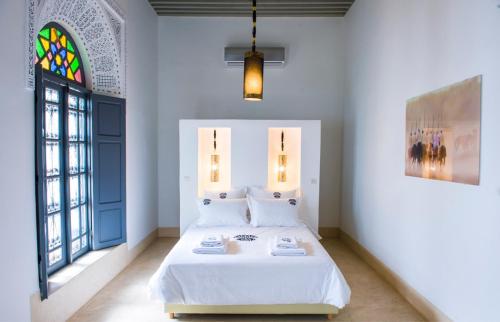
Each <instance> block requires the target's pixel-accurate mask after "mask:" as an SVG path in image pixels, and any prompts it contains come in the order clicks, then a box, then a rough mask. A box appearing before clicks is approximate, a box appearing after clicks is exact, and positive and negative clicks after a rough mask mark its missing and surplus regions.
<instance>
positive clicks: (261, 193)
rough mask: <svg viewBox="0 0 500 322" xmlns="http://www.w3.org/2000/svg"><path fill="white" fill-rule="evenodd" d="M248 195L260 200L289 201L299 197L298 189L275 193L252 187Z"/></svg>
mask: <svg viewBox="0 0 500 322" xmlns="http://www.w3.org/2000/svg"><path fill="white" fill-rule="evenodd" d="M248 194H249V195H251V196H252V197H254V198H259V199H289V198H296V197H297V189H294V190H288V191H275V190H269V189H265V188H262V187H250V188H249V191H248Z"/></svg>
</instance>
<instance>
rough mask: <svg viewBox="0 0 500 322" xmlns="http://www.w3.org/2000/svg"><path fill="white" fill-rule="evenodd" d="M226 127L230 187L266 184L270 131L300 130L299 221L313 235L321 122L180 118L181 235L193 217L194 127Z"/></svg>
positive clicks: (195, 179) (195, 214)
mask: <svg viewBox="0 0 500 322" xmlns="http://www.w3.org/2000/svg"><path fill="white" fill-rule="evenodd" d="M200 128H229V129H230V149H229V151H230V154H231V155H230V182H231V186H232V187H241V186H267V184H268V137H269V129H271V128H284V129H286V128H300V133H301V134H300V137H301V141H302V142H301V146H300V149H299V151H300V165H301V166H300V189H301V191H302V214H301V216H302V218H303V220H304V221H306V223H307V224H308V226H309V227H310V228H311V229H313V230H315V231H316V232H317V231H318V217H319V173H320V154H321V121H318V120H305V121H301V120H180V121H179V158H180V160H179V167H180V169H179V192H180V231H181V234H182V233H184V231H185V230H186V228H187V227H188V226H189V225H190V224H191V223H192V222H194V221H195V220H196V219H197V218H198V215H199V214H198V208H197V205H196V199H197V198H198V129H200Z"/></svg>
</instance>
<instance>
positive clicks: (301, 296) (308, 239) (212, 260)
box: [148, 226, 351, 308]
mask: <svg viewBox="0 0 500 322" xmlns="http://www.w3.org/2000/svg"><path fill="white" fill-rule="evenodd" d="M212 233H214V234H216V233H220V234H222V235H223V236H224V238H226V239H227V240H228V248H227V253H226V254H223V255H206V254H194V253H193V252H192V249H193V247H194V246H195V245H196V244H198V243H199V242H200V240H201V239H202V237H203V236H204V235H206V234H212ZM277 235H287V236H294V237H296V238H297V239H298V240H299V242H300V244H301V246H302V247H305V249H306V251H307V256H272V255H270V252H269V247H270V244H271V242H272V240H273V238H274V237H275V236H277ZM148 288H149V293H150V296H151V297H152V298H153V299H157V300H160V301H162V302H163V303H168V304H185V305H256V304H330V305H334V306H336V307H338V308H342V307H344V306H345V305H346V304H348V303H349V299H350V295H351V290H350V288H349V286H348V284H347V282H346V280H345V279H344V276H343V275H342V273H341V272H340V270H339V268H338V267H337V265H336V264H335V262H334V261H333V260H332V258H331V257H330V256H329V254H328V253H327V252H326V250H325V249H324V248H323V246H322V245H321V244H320V243H319V241H318V239H317V238H316V237H315V235H313V234H312V233H311V231H310V230H309V229H308V228H306V227H259V228H255V227H251V226H244V227H213V228H196V227H195V228H189V229H188V230H187V231H186V232H185V233H184V235H183V236H182V237H181V239H180V240H179V242H178V243H177V244H176V245H175V246H174V247H173V248H172V250H171V251H170V253H169V254H168V255H167V256H166V258H165V260H164V261H163V262H162V264H161V265H160V267H159V268H158V270H157V271H156V272H155V273H154V275H153V276H152V277H151V279H150V281H149V284H148Z"/></svg>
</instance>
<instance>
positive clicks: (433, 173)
mask: <svg viewBox="0 0 500 322" xmlns="http://www.w3.org/2000/svg"><path fill="white" fill-rule="evenodd" d="M481 82H482V76H476V77H473V78H470V79H466V80H464V81H462V82H459V83H456V84H453V85H450V86H447V87H444V88H441V89H438V90H436V91H433V92H430V93H427V94H424V95H421V96H418V97H415V98H412V99H409V100H408V101H407V104H406V170H405V174H406V175H407V176H414V177H422V178H427V179H437V180H446V181H453V182H459V183H465V184H473V185H479V161H480V144H481Z"/></svg>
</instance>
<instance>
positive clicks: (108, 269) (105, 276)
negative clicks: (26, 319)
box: [30, 229, 158, 322]
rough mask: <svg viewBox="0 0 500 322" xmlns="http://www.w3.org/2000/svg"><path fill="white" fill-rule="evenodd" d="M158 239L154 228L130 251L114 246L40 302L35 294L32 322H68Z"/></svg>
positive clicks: (32, 298) (38, 295)
mask: <svg viewBox="0 0 500 322" xmlns="http://www.w3.org/2000/svg"><path fill="white" fill-rule="evenodd" d="M157 238H158V230H157V229H155V230H153V231H152V232H151V233H150V234H149V235H148V236H147V237H146V238H144V239H143V240H142V241H141V242H140V243H139V244H138V245H137V246H135V247H134V248H132V249H128V245H127V244H122V245H119V246H116V247H115V248H114V249H112V250H111V251H110V252H109V253H108V254H106V255H105V256H103V257H102V258H100V259H99V260H98V261H96V262H95V263H93V264H91V265H90V266H88V267H87V268H86V269H85V270H83V271H82V272H81V273H80V274H78V275H77V276H75V277H74V278H73V279H71V280H70V281H68V282H67V283H66V284H64V286H62V287H61V288H59V289H57V290H56V291H54V293H52V294H50V295H49V298H48V299H46V300H44V301H41V300H40V292H36V293H35V294H33V295H32V296H31V298H30V303H31V321H32V322H38V321H40V322H43V321H53V322H58V321H66V320H68V319H69V318H70V317H71V316H72V315H73V314H75V313H76V312H77V311H78V310H79V309H80V308H81V307H82V306H83V305H85V303H87V302H88V301H89V300H90V299H91V298H92V297H93V296H94V295H95V294H96V293H97V292H99V290H101V289H102V288H103V287H104V286H105V285H106V284H107V283H109V282H110V281H111V280H112V279H113V278H114V277H116V276H117V275H118V274H119V273H120V272H121V271H122V270H123V269H124V268H125V267H127V266H128V265H129V264H130V263H131V262H132V261H133V260H134V259H135V258H136V257H137V256H138V255H139V254H140V253H142V251H144V249H146V247H148V246H149V245H150V244H151V243H152V242H153V241H154V240H156V239H157Z"/></svg>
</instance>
